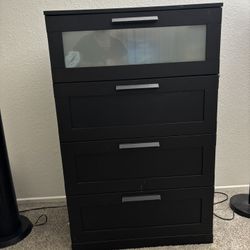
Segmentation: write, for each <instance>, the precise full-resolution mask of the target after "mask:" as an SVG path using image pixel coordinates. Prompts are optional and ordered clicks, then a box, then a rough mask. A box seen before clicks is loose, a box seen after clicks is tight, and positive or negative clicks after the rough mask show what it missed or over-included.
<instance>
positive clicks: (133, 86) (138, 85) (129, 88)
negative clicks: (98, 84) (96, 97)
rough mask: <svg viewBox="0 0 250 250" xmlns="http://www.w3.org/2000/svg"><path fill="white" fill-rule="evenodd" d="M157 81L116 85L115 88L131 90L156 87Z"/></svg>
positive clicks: (157, 86) (157, 85)
mask: <svg viewBox="0 0 250 250" xmlns="http://www.w3.org/2000/svg"><path fill="white" fill-rule="evenodd" d="M159 87H160V86H159V83H149V84H133V85H117V86H115V89H116V90H117V91H119V90H133V89H158V88H159Z"/></svg>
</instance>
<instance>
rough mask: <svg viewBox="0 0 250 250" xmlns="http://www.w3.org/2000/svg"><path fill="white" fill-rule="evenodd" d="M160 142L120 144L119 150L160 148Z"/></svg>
mask: <svg viewBox="0 0 250 250" xmlns="http://www.w3.org/2000/svg"><path fill="white" fill-rule="evenodd" d="M159 147H160V142H158V141H157V142H142V143H124V144H119V149H132V148H159Z"/></svg>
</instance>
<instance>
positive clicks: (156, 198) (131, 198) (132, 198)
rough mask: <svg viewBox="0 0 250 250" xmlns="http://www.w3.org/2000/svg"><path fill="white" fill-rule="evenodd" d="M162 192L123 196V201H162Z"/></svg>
mask: <svg viewBox="0 0 250 250" xmlns="http://www.w3.org/2000/svg"><path fill="white" fill-rule="evenodd" d="M160 200H161V195H160V194H150V195H138V196H123V197H122V203H126V202H138V201H160Z"/></svg>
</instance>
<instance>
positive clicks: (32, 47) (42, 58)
mask: <svg viewBox="0 0 250 250" xmlns="http://www.w3.org/2000/svg"><path fill="white" fill-rule="evenodd" d="M204 2H210V1H209V0H204V1H203V0H192V1H191V0H190V1H188V0H186V1H185V0H169V1H167V0H165V1H163V0H154V1H153V0H151V1H149V0H141V1H139V0H137V1H136V0H126V1H122V0H117V1H115V0H84V1H80V0H79V1H74V0H60V1H56V0H54V1H53V0H18V1H17V0H0V41H1V51H0V52H1V53H0V68H1V74H0V83H1V85H0V87H1V88H0V90H1V92H0V107H1V111H2V116H3V122H4V126H5V132H6V140H7V145H8V149H9V157H10V162H11V165H12V171H13V176H14V182H15V186H16V192H17V196H18V197H19V198H20V197H21V198H25V197H39V196H57V195H63V194H64V186H63V177H62V164H61V159H60V151H59V140H58V131H57V123H56V114H55V104H54V99H53V92H52V81H51V73H50V65H49V55H48V44H47V37H46V30H45V23H44V16H43V11H44V10H51V9H87V8H112V7H116V8H117V7H130V6H131V7H132V6H133V7H134V6H136V7H137V6H138V7H139V6H152V5H170V4H183V3H204ZM213 2H216V1H213ZM217 2H218V1H217ZM220 74H221V78H220V88H219V110H218V139H217V157H216V184H217V185H241V184H247V183H248V182H249V181H250V178H249V177H250V170H249V168H250V147H249V146H250V119H249V118H250V1H249V0H238V1H236V0H226V1H224V8H223V26H222V46H221V73H220Z"/></svg>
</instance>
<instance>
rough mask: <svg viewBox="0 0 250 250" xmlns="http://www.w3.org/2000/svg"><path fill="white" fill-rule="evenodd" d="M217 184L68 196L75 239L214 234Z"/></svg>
mask: <svg viewBox="0 0 250 250" xmlns="http://www.w3.org/2000/svg"><path fill="white" fill-rule="evenodd" d="M212 201H213V188H199V189H171V190H163V191H162V190H161V191H154V192H147V193H143V192H138V193H136V192H135V193H116V194H108V195H96V196H80V197H68V209H69V216H70V222H71V223H70V226H71V235H72V241H73V243H74V242H86V243H91V242H96V241H105V240H110V241H112V240H119V239H134V238H146V237H150V238H154V237H161V236H164V237H167V236H176V235H189V234H211V232H212V206H213V202H212Z"/></svg>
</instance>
